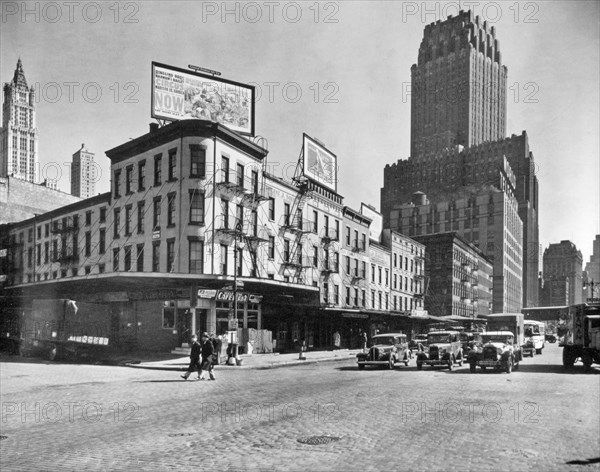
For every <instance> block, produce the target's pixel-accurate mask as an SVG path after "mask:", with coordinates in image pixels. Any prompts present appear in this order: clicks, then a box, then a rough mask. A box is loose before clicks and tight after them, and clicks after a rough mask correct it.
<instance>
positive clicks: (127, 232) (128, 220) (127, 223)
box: [125, 205, 131, 236]
mask: <svg viewBox="0 0 600 472" xmlns="http://www.w3.org/2000/svg"><path fill="white" fill-rule="evenodd" d="M130 235H131V205H127V206H126V207H125V236H130Z"/></svg>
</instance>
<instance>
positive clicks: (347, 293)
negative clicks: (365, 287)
mask: <svg viewBox="0 0 600 472" xmlns="http://www.w3.org/2000/svg"><path fill="white" fill-rule="evenodd" d="M346 305H348V306H349V305H350V287H346Z"/></svg>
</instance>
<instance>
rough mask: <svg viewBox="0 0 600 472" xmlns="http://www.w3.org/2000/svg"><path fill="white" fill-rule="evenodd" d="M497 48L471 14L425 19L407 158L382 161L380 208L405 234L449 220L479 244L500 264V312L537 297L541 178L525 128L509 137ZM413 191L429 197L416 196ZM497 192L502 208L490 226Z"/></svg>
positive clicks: (492, 34)
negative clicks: (423, 201) (418, 201)
mask: <svg viewBox="0 0 600 472" xmlns="http://www.w3.org/2000/svg"><path fill="white" fill-rule="evenodd" d="M499 49H500V48H499V42H498V40H497V39H496V31H495V29H494V28H493V27H490V26H489V25H488V24H487V23H486V22H485V21H484V22H482V21H480V19H479V17H474V16H473V14H472V13H471V12H463V11H461V12H460V13H459V14H458V15H457V16H456V17H449V18H448V19H447V20H446V21H437V22H435V23H431V24H430V25H427V26H426V27H425V31H424V36H423V40H422V42H421V46H420V48H419V54H418V62H417V64H415V65H413V66H412V68H411V76H412V92H411V93H412V95H411V114H412V115H411V156H410V157H409V158H408V159H407V160H398V161H397V162H396V163H395V164H392V165H387V166H386V167H385V169H384V184H383V188H382V189H381V209H382V213H383V215H384V225H386V226H387V227H390V228H391V229H394V230H397V231H399V232H402V233H404V234H407V235H408V236H418V235H427V234H435V233H437V232H439V231H442V228H445V230H446V231H448V230H449V229H450V230H452V231H456V232H458V233H459V234H460V235H461V236H462V237H463V238H465V239H466V240H467V241H469V242H471V243H473V244H475V245H476V246H477V247H478V248H479V249H480V250H481V251H482V252H483V253H484V254H485V255H486V256H487V257H488V258H489V259H490V260H491V261H492V262H493V264H494V297H493V298H494V306H493V309H494V311H515V310H516V311H520V309H521V307H522V306H528V307H532V306H537V305H538V282H537V276H538V267H539V254H538V248H539V234H538V181H537V177H536V175H535V166H534V160H533V154H532V153H531V152H530V150H529V141H528V136H527V133H526V132H525V131H523V132H522V133H521V134H520V135H515V134H513V135H511V137H508V138H507V137H506V76H507V68H506V67H505V66H504V65H503V64H502V58H501V54H500V50H499ZM415 192H423V193H425V194H426V196H427V199H428V202H430V203H431V204H427V205H414V204H411V201H412V200H413V194H414V193H415ZM490 192H491V193H490ZM494 192H502V193H504V194H505V197H504V199H505V201H506V206H504V212H503V213H502V215H500V214H498V215H496V216H495V217H494V218H492V219H491V220H490V221H492V222H493V223H489V224H491V225H492V226H490V227H489V228H487V230H486V231H484V230H483V228H481V227H480V225H487V224H488V221H487V220H486V219H485V218H483V216H484V215H483V213H482V212H486V215H485V216H487V215H488V214H489V215H492V214H496V213H497V211H498V208H495V206H494V204H492V203H491V202H493V201H496V200H498V201H500V200H499V197H496V196H494ZM463 201H470V202H475V203H473V204H470V205H467V207H465V208H464V209H461V205H462V202H463ZM477 202H488V203H485V204H484V203H481V204H480V203H477ZM407 204H408V205H413V206H414V207H415V208H414V211H412V212H408V213H410V217H409V216H408V213H407V208H406V205H407ZM481 205H483V206H481ZM486 205H487V206H486ZM490 205H492V206H490ZM488 207H489V208H488ZM492 207H494V208H492ZM443 208H447V209H448V211H441V210H440V209H443ZM514 208H516V209H517V210H518V218H517V219H520V220H521V222H522V230H521V229H519V228H518V226H519V225H516V224H515V222H514V221H513V216H512V212H513V209H514ZM452 209H456V211H454V210H452ZM451 210H452V211H451ZM509 210H510V211H509ZM498 218H500V220H498ZM498 221H503V223H502V224H503V225H508V226H505V227H504V230H502V228H496V227H495V226H497V224H498ZM436 223H438V224H436ZM499 230H500V231H499ZM484 234H485V237H484ZM517 300H518V302H517Z"/></svg>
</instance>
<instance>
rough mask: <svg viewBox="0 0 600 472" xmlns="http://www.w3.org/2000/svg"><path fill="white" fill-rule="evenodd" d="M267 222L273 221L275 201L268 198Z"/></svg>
mask: <svg viewBox="0 0 600 472" xmlns="http://www.w3.org/2000/svg"><path fill="white" fill-rule="evenodd" d="M269 220H270V221H275V199H274V198H273V197H269Z"/></svg>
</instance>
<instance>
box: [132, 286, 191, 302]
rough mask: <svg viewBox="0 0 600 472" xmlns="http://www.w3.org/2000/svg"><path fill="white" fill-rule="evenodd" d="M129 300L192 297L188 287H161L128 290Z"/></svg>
mask: <svg viewBox="0 0 600 472" xmlns="http://www.w3.org/2000/svg"><path fill="white" fill-rule="evenodd" d="M127 294H128V295H129V300H175V299H182V298H183V299H185V298H188V299H189V298H190V290H189V289H187V288H160V289H157V290H148V291H144V292H141V291H140V292H127Z"/></svg>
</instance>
